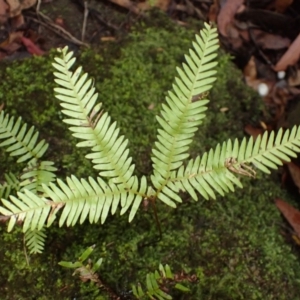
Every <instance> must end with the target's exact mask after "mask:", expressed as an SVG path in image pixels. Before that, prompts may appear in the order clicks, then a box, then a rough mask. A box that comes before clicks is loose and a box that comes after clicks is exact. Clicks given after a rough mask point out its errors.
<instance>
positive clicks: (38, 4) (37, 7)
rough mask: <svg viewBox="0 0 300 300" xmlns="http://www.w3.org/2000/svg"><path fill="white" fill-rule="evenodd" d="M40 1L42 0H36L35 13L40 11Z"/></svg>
mask: <svg viewBox="0 0 300 300" xmlns="http://www.w3.org/2000/svg"><path fill="white" fill-rule="evenodd" d="M41 3H42V0H38V1H37V4H36V9H35V11H36V14H37V15H38V14H39V12H40V8H41Z"/></svg>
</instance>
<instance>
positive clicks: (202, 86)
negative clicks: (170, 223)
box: [151, 24, 219, 201]
mask: <svg viewBox="0 0 300 300" xmlns="http://www.w3.org/2000/svg"><path fill="white" fill-rule="evenodd" d="M218 47H219V46H218V37H217V33H216V29H214V28H211V27H210V26H209V25H208V24H205V28H204V29H203V30H201V32H200V35H196V41H195V42H193V49H190V52H189V55H186V56H185V58H186V63H184V64H183V67H182V69H180V68H177V71H178V76H179V77H177V78H175V83H174V84H173V90H172V91H171V92H169V94H168V96H167V97H166V101H167V104H163V105H162V111H161V116H158V117H157V120H158V122H159V124H160V125H161V129H158V141H157V142H156V143H155V146H156V148H155V149H153V151H152V158H151V159H152V161H153V168H154V174H153V175H152V176H151V180H152V183H153V185H154V187H155V188H156V189H157V190H158V193H157V197H158V198H160V199H161V200H163V198H164V197H165V195H164V194H163V192H162V191H161V190H162V189H164V192H166V188H165V184H166V182H167V180H168V178H169V177H170V174H171V172H172V171H174V170H176V169H178V168H179V167H180V166H181V165H182V163H183V160H184V159H186V158H188V156H189V153H188V151H189V146H190V144H191V142H192V140H193V137H194V134H195V132H196V131H197V130H198V126H199V125H200V124H201V123H202V119H203V118H204V117H205V114H204V112H205V111H206V110H207V107H206V104H207V103H208V100H207V99H203V98H205V95H206V93H207V92H208V91H209V90H210V89H211V87H212V83H213V82H214V81H215V80H216V77H215V74H216V70H215V67H216V65H217V62H215V61H214V59H215V58H216V56H217V53H216V52H217V49H218ZM173 196H174V197H175V195H174V194H173ZM176 198H177V200H178V201H179V200H180V198H179V196H177V197H176Z"/></svg>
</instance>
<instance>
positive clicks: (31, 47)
mask: <svg viewBox="0 0 300 300" xmlns="http://www.w3.org/2000/svg"><path fill="white" fill-rule="evenodd" d="M21 41H22V43H23V45H24V46H25V47H26V49H27V51H28V52H29V53H30V54H33V55H38V56H39V55H44V54H45V51H43V50H41V49H40V48H39V47H38V46H37V45H35V44H34V43H33V42H32V40H31V39H28V38H26V37H22V38H21Z"/></svg>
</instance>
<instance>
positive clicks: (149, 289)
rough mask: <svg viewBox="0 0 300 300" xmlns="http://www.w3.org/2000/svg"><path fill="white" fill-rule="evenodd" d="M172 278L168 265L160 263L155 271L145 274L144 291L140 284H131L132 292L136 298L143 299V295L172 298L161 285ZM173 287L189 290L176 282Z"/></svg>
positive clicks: (163, 298) (168, 299)
mask: <svg viewBox="0 0 300 300" xmlns="http://www.w3.org/2000/svg"><path fill="white" fill-rule="evenodd" d="M173 280H174V275H173V273H172V271H171V268H170V266H169V265H165V266H163V265H162V264H160V265H159V271H157V270H156V271H155V272H153V273H148V274H147V275H146V292H144V290H143V289H142V287H141V285H140V284H138V285H137V286H135V285H132V292H133V295H134V296H135V297H136V298H137V299H145V296H146V295H147V296H148V297H149V298H150V299H160V300H171V299H173V298H172V297H171V296H170V295H169V294H167V293H165V292H164V291H163V290H162V287H163V286H164V285H166V284H167V282H168V281H173ZM174 287H175V288H176V289H178V290H181V291H184V292H188V291H189V289H188V288H186V287H184V286H183V285H181V284H178V283H177V284H176V285H175V286H174ZM148 297H147V298H148ZM153 297H155V298H153Z"/></svg>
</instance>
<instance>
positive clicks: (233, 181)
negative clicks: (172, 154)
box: [162, 126, 300, 206]
mask: <svg viewBox="0 0 300 300" xmlns="http://www.w3.org/2000/svg"><path fill="white" fill-rule="evenodd" d="M299 152H300V126H299V127H298V128H297V126H295V127H293V129H292V130H291V131H290V130H286V131H285V132H284V133H283V130H282V129H280V130H279V131H278V133H277V135H275V133H274V131H272V132H271V133H270V134H269V133H268V132H265V133H264V134H263V136H258V137H257V139H256V140H255V141H254V140H253V138H252V137H250V139H249V140H248V142H247V140H246V138H244V139H243V140H242V142H241V143H239V141H238V140H235V141H234V143H232V141H231V140H229V141H227V142H224V143H223V144H222V147H221V146H220V144H219V145H218V146H217V147H216V149H215V150H213V149H211V150H210V151H209V152H206V153H204V154H203V156H202V157H200V156H198V157H196V159H191V160H190V161H189V162H188V164H187V166H181V167H180V168H179V169H178V170H177V171H174V172H173V173H172V175H171V180H170V181H169V182H168V184H167V185H166V188H165V189H164V190H163V191H164V194H165V195H166V197H165V198H163V199H162V201H163V202H165V203H166V204H168V205H170V206H175V202H174V201H176V200H177V198H176V197H174V196H173V195H174V194H175V195H176V196H177V193H178V192H179V191H180V190H182V191H186V192H188V193H189V194H190V195H191V197H192V198H193V199H195V200H197V199H198V197H197V194H196V192H195V191H198V192H199V194H200V195H201V196H203V197H204V198H205V199H208V198H213V199H215V198H216V195H215V192H217V193H219V194H220V195H222V196H224V193H228V192H229V191H234V185H237V186H238V187H241V188H242V184H241V182H240V180H239V178H238V177H237V176H239V177H240V176H248V177H255V175H256V170H255V169H256V168H257V169H260V170H261V171H263V172H265V173H270V170H269V169H277V166H278V165H279V166H280V165H282V161H285V162H289V161H290V157H296V156H297V155H296V153H299Z"/></svg>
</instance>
